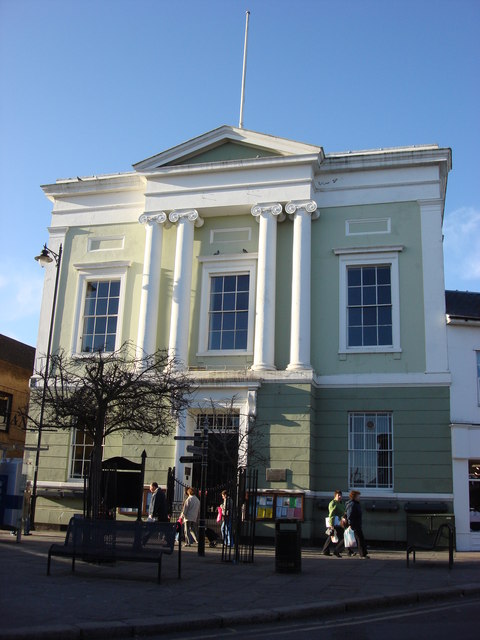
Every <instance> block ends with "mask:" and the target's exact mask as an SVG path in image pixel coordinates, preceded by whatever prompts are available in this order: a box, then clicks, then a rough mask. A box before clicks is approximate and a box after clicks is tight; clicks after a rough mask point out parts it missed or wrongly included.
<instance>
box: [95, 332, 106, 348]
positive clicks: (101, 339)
mask: <svg viewBox="0 0 480 640" xmlns="http://www.w3.org/2000/svg"><path fill="white" fill-rule="evenodd" d="M93 350H94V351H105V336H104V335H101V336H97V335H95V336H94V337H93Z"/></svg>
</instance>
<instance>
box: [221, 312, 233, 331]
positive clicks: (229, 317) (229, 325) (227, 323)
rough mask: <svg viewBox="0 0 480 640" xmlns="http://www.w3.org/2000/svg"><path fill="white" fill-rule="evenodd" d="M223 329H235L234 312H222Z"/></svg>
mask: <svg viewBox="0 0 480 640" xmlns="http://www.w3.org/2000/svg"><path fill="white" fill-rule="evenodd" d="M222 329H223V330H224V331H233V330H234V329H235V314H234V313H224V314H223V326H222Z"/></svg>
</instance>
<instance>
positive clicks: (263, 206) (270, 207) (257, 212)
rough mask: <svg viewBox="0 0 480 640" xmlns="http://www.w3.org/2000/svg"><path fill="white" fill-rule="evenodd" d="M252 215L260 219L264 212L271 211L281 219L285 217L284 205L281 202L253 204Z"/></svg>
mask: <svg viewBox="0 0 480 640" xmlns="http://www.w3.org/2000/svg"><path fill="white" fill-rule="evenodd" d="M251 212H252V216H254V217H255V218H256V219H257V222H258V220H259V219H260V216H261V215H262V213H270V214H271V215H272V216H278V219H279V221H282V220H283V219H284V217H285V216H284V215H283V209H282V205H281V204H280V203H279V202H263V203H260V204H255V205H253V207H252V209H251Z"/></svg>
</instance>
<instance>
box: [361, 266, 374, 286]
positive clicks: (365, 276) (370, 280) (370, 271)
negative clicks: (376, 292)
mask: <svg viewBox="0 0 480 640" xmlns="http://www.w3.org/2000/svg"><path fill="white" fill-rule="evenodd" d="M362 284H363V286H365V285H372V284H376V269H375V267H363V268H362Z"/></svg>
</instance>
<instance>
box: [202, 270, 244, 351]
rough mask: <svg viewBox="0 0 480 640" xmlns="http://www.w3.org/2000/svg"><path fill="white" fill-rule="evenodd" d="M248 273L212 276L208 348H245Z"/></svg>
mask: <svg viewBox="0 0 480 640" xmlns="http://www.w3.org/2000/svg"><path fill="white" fill-rule="evenodd" d="M249 291H250V276H249V274H248V273H244V274H240V275H239V274H232V275H219V276H212V278H211V282H210V308H209V312H208V315H209V318H208V348H209V350H211V349H220V350H225V349H246V348H247V338H248V298H249Z"/></svg>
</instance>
